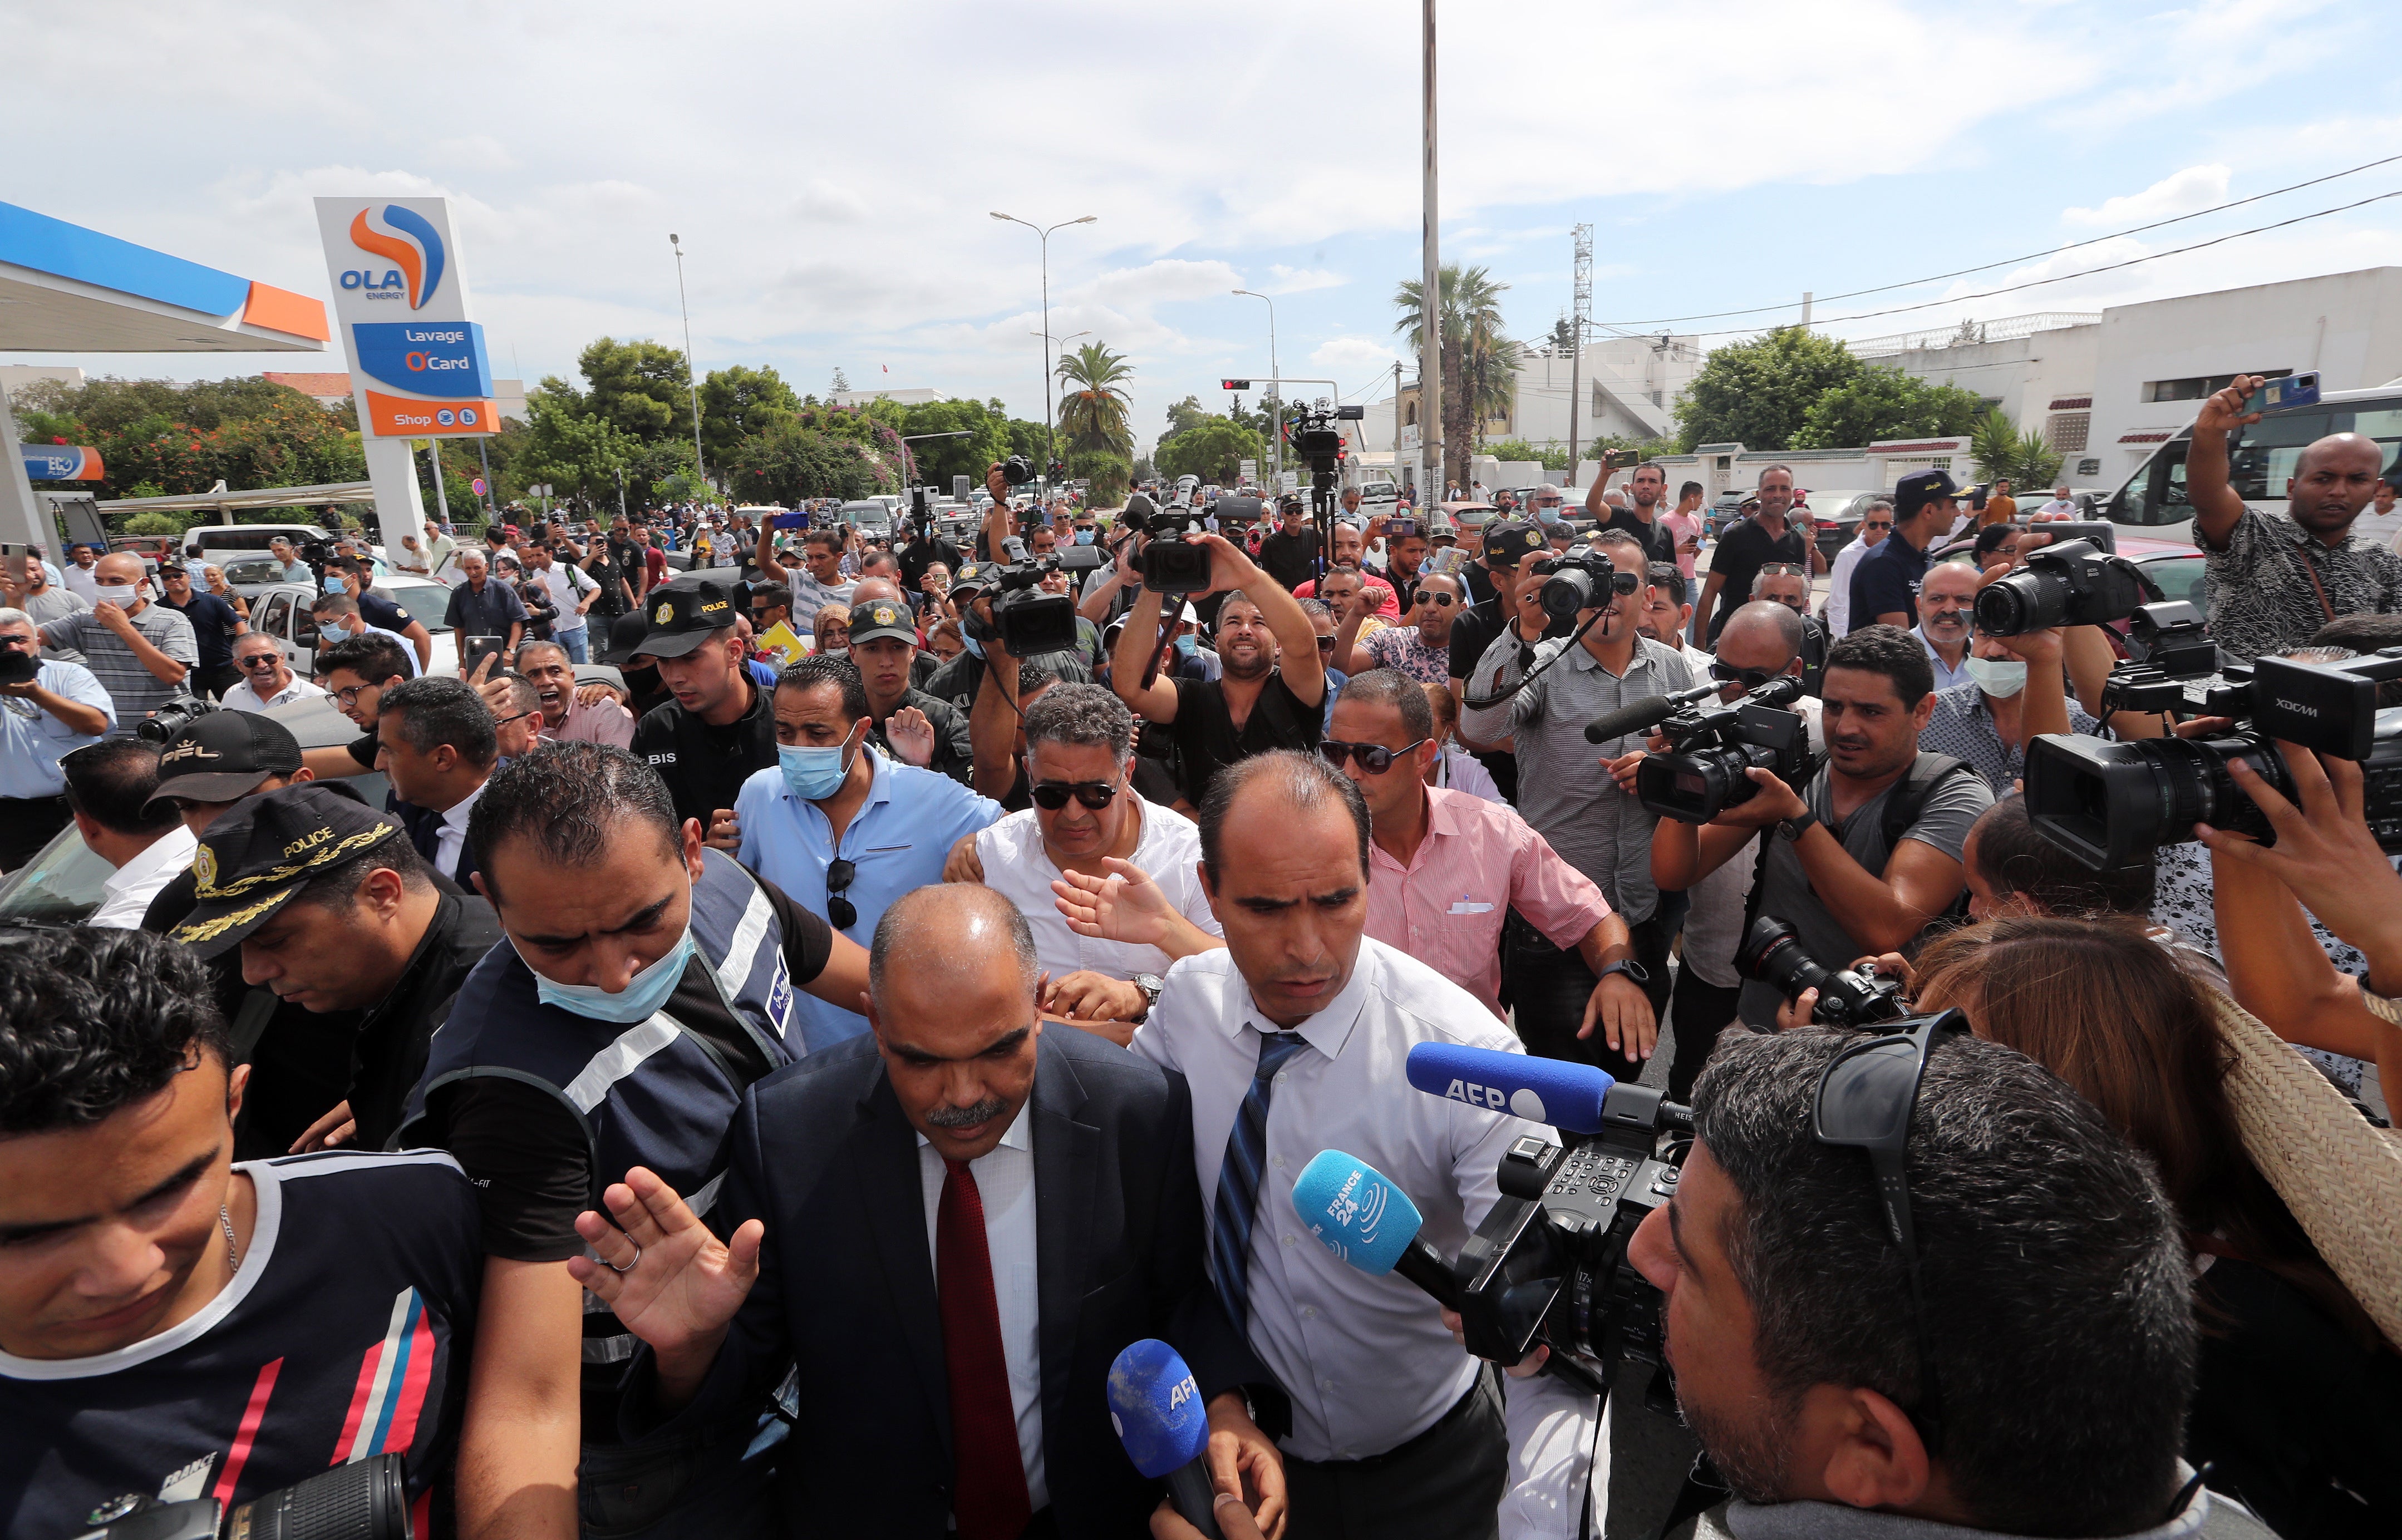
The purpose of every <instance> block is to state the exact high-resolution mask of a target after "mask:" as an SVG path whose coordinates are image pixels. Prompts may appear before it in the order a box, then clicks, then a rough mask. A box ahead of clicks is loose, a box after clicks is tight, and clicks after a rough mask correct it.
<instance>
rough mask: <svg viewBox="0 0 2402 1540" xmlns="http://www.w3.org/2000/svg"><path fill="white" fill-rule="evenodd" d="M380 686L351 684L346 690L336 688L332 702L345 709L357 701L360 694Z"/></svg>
mask: <svg viewBox="0 0 2402 1540" xmlns="http://www.w3.org/2000/svg"><path fill="white" fill-rule="evenodd" d="M380 688H381V686H380V685H374V684H353V685H352V686H351V687H350V688H349V689H347V690H337V691H335V692H334V704H335V705H337V706H338V707H340V708H342V709H343V710H345V711H347V710H349V709H350V708H352V707H353V706H356V705H357V704H358V703H359V696H360V695H362V694H366V692H367V691H369V690H375V689H380Z"/></svg>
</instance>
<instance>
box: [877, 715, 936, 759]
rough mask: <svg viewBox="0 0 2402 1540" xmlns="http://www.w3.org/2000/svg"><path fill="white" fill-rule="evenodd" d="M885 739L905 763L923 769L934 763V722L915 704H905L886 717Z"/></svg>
mask: <svg viewBox="0 0 2402 1540" xmlns="http://www.w3.org/2000/svg"><path fill="white" fill-rule="evenodd" d="M884 741H885V742H887V743H889V744H890V745H891V746H892V751H893V752H894V753H895V754H898V755H899V756H900V757H901V760H902V763H905V764H914V765H916V766H917V767H918V769H920V770H923V769H925V768H926V767H927V766H928V765H930V764H932V763H934V724H933V723H932V722H929V721H927V720H926V713H925V712H923V711H920V710H918V708H916V707H914V706H904V707H903V708H901V709H899V710H898V711H895V712H893V713H892V715H891V716H890V717H888V718H886V719H885V722H884Z"/></svg>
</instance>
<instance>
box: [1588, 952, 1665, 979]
mask: <svg viewBox="0 0 2402 1540" xmlns="http://www.w3.org/2000/svg"><path fill="white" fill-rule="evenodd" d="M1612 973H1623V974H1625V975H1626V976H1627V977H1628V978H1630V979H1632V980H1634V981H1635V982H1636V983H1638V984H1649V983H1650V982H1651V974H1650V970H1649V969H1646V968H1645V967H1644V966H1643V965H1642V964H1641V963H1639V962H1636V960H1635V959H1634V958H1632V957H1621V958H1619V959H1618V960H1617V961H1616V962H1614V963H1610V964H1608V965H1606V966H1605V967H1604V968H1603V969H1601V971H1600V972H1598V973H1595V974H1594V976H1593V982H1594V983H1600V982H1601V981H1602V980H1604V979H1606V978H1608V977H1609V976H1610V975H1611V974H1612Z"/></svg>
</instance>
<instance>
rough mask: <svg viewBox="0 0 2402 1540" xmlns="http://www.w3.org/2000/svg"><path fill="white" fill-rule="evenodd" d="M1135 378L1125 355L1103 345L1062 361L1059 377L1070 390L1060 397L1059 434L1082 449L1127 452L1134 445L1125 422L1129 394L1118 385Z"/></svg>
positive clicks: (1089, 344) (1092, 345)
mask: <svg viewBox="0 0 2402 1540" xmlns="http://www.w3.org/2000/svg"><path fill="white" fill-rule="evenodd" d="M1059 378H1060V380H1061V382H1062V383H1064V384H1066V385H1068V386H1070V387H1071V389H1070V390H1069V391H1068V392H1067V393H1066V394H1064V395H1062V396H1061V397H1060V398H1059V431H1060V432H1061V433H1066V434H1067V435H1068V441H1069V443H1070V446H1072V447H1076V448H1079V449H1114V450H1117V451H1118V452H1120V453H1124V452H1125V451H1126V450H1127V449H1129V448H1131V447H1133V445H1134V432H1133V429H1132V428H1131V426H1130V425H1129V424H1128V423H1127V421H1126V393H1125V392H1124V391H1122V390H1120V389H1118V382H1119V381H1120V380H1124V379H1131V378H1134V368H1133V366H1132V365H1131V364H1128V363H1126V360H1125V354H1124V353H1116V352H1111V351H1110V348H1109V345H1108V344H1107V343H1102V342H1087V343H1085V344H1084V346H1083V347H1081V348H1079V349H1077V350H1076V351H1074V352H1071V353H1064V354H1062V355H1060V359H1059Z"/></svg>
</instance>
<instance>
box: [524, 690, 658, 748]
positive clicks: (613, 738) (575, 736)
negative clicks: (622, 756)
mask: <svg viewBox="0 0 2402 1540" xmlns="http://www.w3.org/2000/svg"><path fill="white" fill-rule="evenodd" d="M536 731H537V732H538V733H539V734H540V735H541V736H543V737H545V738H555V739H557V740H559V742H561V743H605V744H608V745H610V746H612V747H613V748H617V749H631V748H632V747H634V713H632V712H631V711H628V710H627V709H626V708H624V707H622V706H620V705H618V704H617V703H616V702H615V701H614V700H604V701H602V702H601V704H600V705H598V706H587V705H585V704H584V703H583V702H582V701H579V700H577V699H576V698H575V697H574V695H573V694H570V695H569V696H568V697H567V718H566V720H565V721H563V722H560V723H559V727H558V729H557V730H556V731H553V730H552V728H551V725H550V719H548V718H547V717H545V718H544V719H543V722H542V725H541V726H540V727H539V728H537V729H536Z"/></svg>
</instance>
